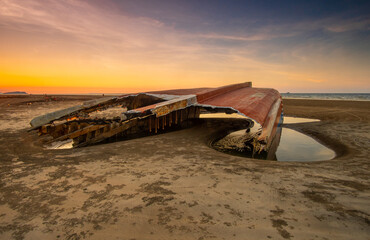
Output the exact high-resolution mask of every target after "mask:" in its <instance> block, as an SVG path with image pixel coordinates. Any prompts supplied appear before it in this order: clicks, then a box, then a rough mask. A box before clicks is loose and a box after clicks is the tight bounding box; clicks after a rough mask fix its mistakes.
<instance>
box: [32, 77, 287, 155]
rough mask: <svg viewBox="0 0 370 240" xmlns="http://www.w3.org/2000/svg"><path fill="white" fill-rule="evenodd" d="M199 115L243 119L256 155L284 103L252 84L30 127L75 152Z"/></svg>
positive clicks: (144, 98) (103, 105) (105, 103)
mask: <svg viewBox="0 0 370 240" xmlns="http://www.w3.org/2000/svg"><path fill="white" fill-rule="evenodd" d="M115 107H116V108H117V107H123V108H122V111H121V113H120V114H118V115H116V116H111V117H103V118H92V117H91V114H92V113H94V112H96V111H104V110H106V109H110V108H115ZM200 112H223V113H236V114H239V115H241V116H243V117H245V118H244V121H245V127H246V128H250V127H252V126H253V125H255V126H257V127H258V128H259V133H258V135H257V137H256V138H255V139H254V143H253V144H254V146H255V151H267V150H268V149H269V147H270V145H271V142H272V139H274V137H275V135H276V132H277V128H278V123H279V119H280V115H281V113H282V101H281V97H280V94H279V93H278V92H277V91H276V90H274V89H264V88H252V87H251V83H241V84H234V85H228V86H224V87H220V88H207V89H205V88H203V89H185V90H184V89H183V90H168V91H160V92H152V93H139V94H127V95H123V96H120V97H112V98H103V99H98V100H93V101H89V102H86V103H84V104H82V105H79V106H75V107H72V108H67V109H63V110H59V111H56V112H53V113H49V114H46V115H43V116H39V117H37V118H35V119H33V120H32V121H31V123H30V124H31V126H32V129H38V130H39V135H41V136H46V139H47V140H48V142H49V143H51V142H53V141H54V142H55V141H64V140H66V139H72V140H73V142H74V144H73V145H74V147H81V146H86V145H90V144H95V143H98V142H101V141H104V140H105V139H109V138H112V137H114V136H118V135H119V136H124V135H132V136H135V134H136V135H143V134H142V133H144V132H149V133H151V134H153V133H154V134H155V133H158V132H159V131H163V130H165V129H168V128H174V127H181V126H182V125H183V124H184V123H188V122H189V121H191V120H193V119H197V118H199V114H200Z"/></svg>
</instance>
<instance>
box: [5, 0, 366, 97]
mask: <svg viewBox="0 0 370 240" xmlns="http://www.w3.org/2000/svg"><path fill="white" fill-rule="evenodd" d="M369 13H370V1H341V0H337V1H329V0H328V1H326V0H319V1H315V0H312V1H299V0H295V1H275V0H274V1H262V0H260V1H258V0H256V1H248V0H244V1H238V0H235V1H232V0H229V1H220V0H209V1H207V0H197V1H193V0H187V1H183V0H180V1H176V0H171V1H170V0H160V1H159V0H147V1H141V0H131V1H129V0H104V1H103V0H91V1H87V0H85V1H83V0H27V1H24V0H0V92H7V91H16V90H18V91H26V92H28V93H34V94H36V93H59V94H61V93H128V92H138V91H149V90H160V89H175V88H197V87H218V86H223V85H227V84H233V83H240V82H247V81H252V82H253V86H254V87H262V88H275V89H277V90H279V91H280V92H370V14H369Z"/></svg>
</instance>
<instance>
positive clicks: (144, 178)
mask: <svg viewBox="0 0 370 240" xmlns="http://www.w3.org/2000/svg"><path fill="white" fill-rule="evenodd" d="M93 97H94V96H80V97H79V96H73V97H64V98H61V99H59V100H58V99H56V100H54V101H50V102H45V101H44V100H40V97H38V96H25V97H22V98H0V111H1V114H0V150H1V155H0V193H1V195H0V239H369V236H370V226H369V225H370V204H369V203H370V167H369V163H370V162H369V156H370V153H369V151H370V150H369V146H370V102H351V101H318V100H292V99H289V100H284V112H285V115H287V116H296V117H308V118H318V119H321V120H322V121H320V122H313V123H299V124H290V125H289V126H288V127H290V128H293V129H295V130H298V131H300V132H304V133H306V134H308V135H310V136H313V137H315V138H316V139H318V140H319V141H321V142H322V143H324V144H326V145H328V146H329V147H331V148H332V149H334V150H335V151H336V152H337V154H338V155H337V157H336V158H335V159H332V160H329V161H322V162H310V163H294V162H274V161H263V160H253V159H247V158H241V157H237V156H231V155H226V154H223V153H221V152H218V151H216V150H214V149H211V148H209V147H208V146H207V141H208V138H209V136H210V135H211V134H212V133H213V128H207V127H205V126H196V127H193V128H189V129H184V130H181V131H176V132H171V133H166V134H161V135H156V136H150V137H146V138H140V139H133V140H128V141H124V142H115V143H110V144H102V145H96V146H90V147H85V148H80V149H67V150H47V149H43V148H41V147H40V146H39V145H38V144H36V140H37V136H36V134H35V133H34V132H30V133H27V129H28V127H29V124H28V123H29V121H30V120H31V119H32V118H33V117H35V116H38V115H40V114H43V113H47V112H50V111H53V110H58V109H60V108H64V107H68V106H73V105H76V104H79V103H81V102H82V101H83V100H87V99H89V98H93ZM71 98H73V99H71ZM38 100H40V101H38ZM31 101H33V102H32V104H29V103H30V102H31ZM8 104H10V105H8Z"/></svg>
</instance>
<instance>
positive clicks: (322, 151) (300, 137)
mask: <svg viewBox="0 0 370 240" xmlns="http://www.w3.org/2000/svg"><path fill="white" fill-rule="evenodd" d="M315 121H319V120H317V119H305V118H289V117H285V118H284V123H287V124H291V123H303V122H315ZM248 139H249V137H248V135H247V134H246V131H245V129H243V130H239V131H235V132H232V133H230V134H228V135H226V136H224V137H222V138H221V139H218V140H216V141H214V142H213V143H212V144H211V145H212V147H213V148H214V149H216V150H218V151H220V152H224V153H227V154H231V155H237V156H243V157H248V158H259V159H266V158H267V157H266V156H267V155H266V154H265V155H255V154H253V153H252V151H251V148H250V146H247V145H246V144H245V142H246V140H248ZM268 155H269V156H273V157H272V158H269V159H267V160H277V161H283V162H285V161H286V162H291V161H294V162H312V161H322V160H330V159H333V158H334V157H335V152H334V151H333V150H331V149H329V148H327V147H326V146H324V145H322V144H321V143H319V142H317V141H316V140H315V139H313V138H311V137H309V136H307V135H305V134H302V133H300V132H297V131H295V130H292V129H289V128H286V127H283V128H282V133H281V138H280V143H279V146H278V147H277V150H276V152H275V154H268Z"/></svg>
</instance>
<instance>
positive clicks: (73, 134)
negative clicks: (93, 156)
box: [50, 125, 106, 142]
mask: <svg viewBox="0 0 370 240" xmlns="http://www.w3.org/2000/svg"><path fill="white" fill-rule="evenodd" d="M105 126H106V125H91V126H87V127H85V128H82V129H80V130H77V131H74V132H71V133H69V134H66V135H63V136H60V137H58V138H55V139H53V140H52V141H50V142H56V141H63V140H66V139H67V138H70V139H73V138H76V137H79V136H81V135H84V134H87V133H89V132H91V131H95V130H98V129H100V128H104V127H105Z"/></svg>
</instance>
